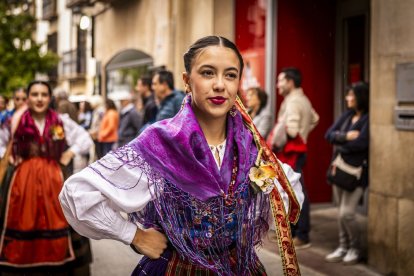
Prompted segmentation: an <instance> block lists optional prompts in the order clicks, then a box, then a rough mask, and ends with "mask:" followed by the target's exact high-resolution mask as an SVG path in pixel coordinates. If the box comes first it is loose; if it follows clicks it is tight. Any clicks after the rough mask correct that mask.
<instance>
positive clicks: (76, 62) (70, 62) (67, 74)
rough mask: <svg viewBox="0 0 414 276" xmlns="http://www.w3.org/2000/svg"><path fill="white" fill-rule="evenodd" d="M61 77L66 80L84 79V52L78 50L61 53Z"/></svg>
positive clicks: (83, 50) (81, 49) (80, 49)
mask: <svg viewBox="0 0 414 276" xmlns="http://www.w3.org/2000/svg"><path fill="white" fill-rule="evenodd" d="M61 66H62V73H61V76H62V77H63V78H67V79H84V78H85V77H86V50H85V49H83V48H78V49H76V50H71V51H68V52H65V53H63V56H62V60H61Z"/></svg>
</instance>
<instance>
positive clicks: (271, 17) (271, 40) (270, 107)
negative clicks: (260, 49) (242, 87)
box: [265, 0, 277, 122]
mask: <svg viewBox="0 0 414 276" xmlns="http://www.w3.org/2000/svg"><path fill="white" fill-rule="evenodd" d="M276 16H277V0H268V1H267V10H266V40H265V57H266V60H265V90H266V92H267V93H268V96H269V101H268V104H267V106H266V111H267V112H269V113H270V114H271V115H272V120H273V122H274V121H275V118H276V89H275V84H276V58H277V56H276V53H277V48H276V47H277V44H276V40H277V21H276Z"/></svg>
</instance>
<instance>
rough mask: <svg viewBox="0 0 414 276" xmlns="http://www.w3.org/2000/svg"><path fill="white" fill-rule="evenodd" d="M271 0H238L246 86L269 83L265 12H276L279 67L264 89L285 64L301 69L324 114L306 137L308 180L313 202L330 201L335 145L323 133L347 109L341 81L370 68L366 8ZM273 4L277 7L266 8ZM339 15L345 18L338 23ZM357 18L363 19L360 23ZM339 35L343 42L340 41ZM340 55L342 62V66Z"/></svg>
mask: <svg viewBox="0 0 414 276" xmlns="http://www.w3.org/2000/svg"><path fill="white" fill-rule="evenodd" d="M268 1H271V0H267V1H266V0H244V1H235V5H236V12H235V14H236V19H235V41H236V44H237V46H238V47H239V49H240V50H241V51H242V54H243V57H244V58H245V63H248V70H247V76H246V74H244V75H245V76H244V80H243V82H242V88H243V87H244V88H245V87H247V86H248V85H254V84H257V85H259V86H261V87H266V86H265V81H266V80H265V78H266V70H265V63H266V62H269V61H267V60H266V53H269V52H268V51H266V50H269V49H266V17H267V16H269V14H271V16H274V17H275V19H274V21H273V22H274V23H273V24H272V25H271V26H272V28H274V30H273V33H274V36H273V37H272V39H274V42H275V43H274V45H275V48H276V49H275V50H273V51H275V52H274V54H273V56H274V58H275V61H274V64H275V68H274V70H273V73H274V74H273V75H272V76H269V78H271V87H270V89H269V86H268V87H266V90H268V91H267V92H268V93H269V92H270V93H274V94H275V93H276V92H275V84H276V76H277V74H278V73H279V72H280V70H281V69H282V68H283V67H289V66H294V67H297V68H299V69H300V70H301V72H302V75H303V84H302V87H303V89H304V91H305V94H306V95H307V96H308V97H309V99H310V101H311V102H312V104H313V106H314V108H315V110H316V111H317V112H318V113H319V115H320V122H319V125H318V126H317V127H316V129H315V130H314V131H313V132H312V133H311V134H310V136H309V138H308V159H307V164H306V166H305V170H304V175H305V185H306V187H307V190H308V193H309V198H310V200H311V202H327V201H330V200H331V188H330V186H329V185H328V184H327V183H326V180H325V179H326V178H325V176H326V170H327V167H328V164H329V161H330V158H331V153H332V147H331V146H330V145H329V144H328V143H327V142H326V140H325V139H324V134H325V131H326V130H327V129H328V128H329V126H330V125H331V124H332V122H333V120H334V114H339V113H341V112H342V110H343V93H344V92H343V87H344V86H345V85H346V84H348V83H349V82H351V81H356V80H362V79H364V80H366V79H367V78H368V72H367V71H368V70H367V69H368V68H366V67H367V66H364V65H365V64H368V63H367V54H366V51H365V49H366V47H367V43H365V40H366V38H367V34H366V32H365V30H366V29H367V28H366V25H367V23H366V22H368V21H367V16H366V15H365V14H364V12H365V11H364V9H362V8H361V9H360V10H356V11H354V10H353V8H352V7H351V8H349V7H348V8H347V7H345V8H343V7H342V6H340V5H343V4H338V3H337V1H331V0H318V1H316V0H313V1H310V0H305V1H303V0H279V1H274V2H273V6H272V5H269V3H268ZM351 2H352V1H351ZM354 2H355V1H354ZM362 2H368V1H362ZM338 5H339V6H338ZM269 6H270V7H272V8H273V11H272V12H273V13H272V12H270V13H269V11H268V10H267V9H268V7H269ZM338 10H340V11H338ZM342 10H343V11H342ZM348 11H349V14H347V12H348ZM353 12H354V13H353ZM361 14H362V17H361ZM338 18H340V20H342V21H341V22H339V23H338ZM355 18H356V19H355ZM358 18H359V20H360V21H361V20H362V21H361V22H359V24H358V22H357V21H358ZM361 18H362V19H361ZM355 22H357V23H355ZM267 26H269V25H267ZM338 28H340V30H339V33H340V34H339V36H338ZM342 28H344V29H346V30H345V31H344V30H342ZM352 28H353V29H352ZM358 30H360V31H361V30H362V37H361V36H358ZM270 33H271V32H270ZM359 34H361V32H359ZM345 37H346V39H345ZM352 39H353V40H352ZM345 40H346V42H347V43H348V44H349V42H350V41H354V43H357V44H358V43H359V44H361V41H362V46H361V45H354V46H359V47H360V49H359V50H358V49H357V50H355V47H352V45H345ZM338 41H341V42H343V43H344V45H345V46H343V45H339V46H338ZM361 53H362V54H361ZM338 60H339V61H338ZM341 61H342V62H343V63H344V66H343V67H344V68H342V69H341V68H339V69H338V64H341ZM341 72H343V73H341ZM268 75H269V74H268ZM342 75H343V76H342ZM344 79H345V80H344ZM273 99H275V101H276V107H275V108H274V110H272V112H274V113H275V114H276V113H277V110H278V107H279V106H280V103H281V101H282V100H283V98H281V97H280V96H277V97H273Z"/></svg>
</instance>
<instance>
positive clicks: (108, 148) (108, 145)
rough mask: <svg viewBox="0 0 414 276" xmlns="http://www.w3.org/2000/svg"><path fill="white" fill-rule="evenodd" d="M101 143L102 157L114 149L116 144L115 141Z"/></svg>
mask: <svg viewBox="0 0 414 276" xmlns="http://www.w3.org/2000/svg"><path fill="white" fill-rule="evenodd" d="M100 144H101V154H102V157H103V156H105V155H106V154H107V153H108V152H110V151H111V150H112V146H113V145H114V142H109V143H107V142H100Z"/></svg>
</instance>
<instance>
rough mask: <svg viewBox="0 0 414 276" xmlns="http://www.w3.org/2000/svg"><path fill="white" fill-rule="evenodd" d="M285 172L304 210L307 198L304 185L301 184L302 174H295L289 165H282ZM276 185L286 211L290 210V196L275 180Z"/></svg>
mask: <svg viewBox="0 0 414 276" xmlns="http://www.w3.org/2000/svg"><path fill="white" fill-rule="evenodd" d="M280 164H281V165H282V168H283V171H284V172H285V175H286V177H287V178H288V180H289V182H290V185H291V186H292V189H293V191H294V193H295V195H296V199H297V200H298V202H299V205H300V207H301V208H302V204H303V200H304V199H305V196H304V194H303V191H302V185H301V184H300V177H301V174H300V173H297V172H295V171H294V170H293V169H292V168H291V167H290V166H289V165H288V164H285V163H281V162H280ZM275 184H276V187H277V189H278V191H279V193H280V195H281V197H282V199H283V204H284V205H285V210H289V196H288V194H287V193H286V192H285V191H284V190H283V188H282V186H281V185H280V183H279V181H277V179H276V178H275Z"/></svg>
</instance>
